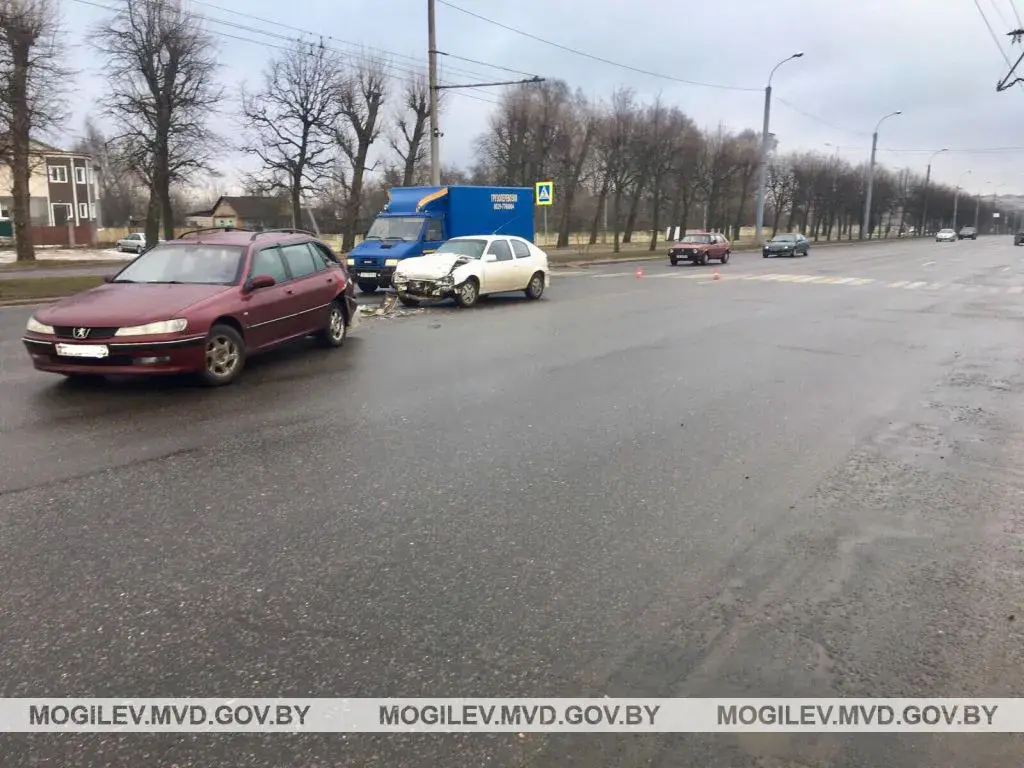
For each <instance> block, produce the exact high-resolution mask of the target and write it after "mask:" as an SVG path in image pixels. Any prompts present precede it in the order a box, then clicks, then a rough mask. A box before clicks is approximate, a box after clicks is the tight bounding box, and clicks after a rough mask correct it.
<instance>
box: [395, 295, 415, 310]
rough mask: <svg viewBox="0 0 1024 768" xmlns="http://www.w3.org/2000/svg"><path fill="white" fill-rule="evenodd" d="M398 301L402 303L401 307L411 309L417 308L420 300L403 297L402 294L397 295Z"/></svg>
mask: <svg viewBox="0 0 1024 768" xmlns="http://www.w3.org/2000/svg"><path fill="white" fill-rule="evenodd" d="M398 300H399V301H400V302H401V303H402V306H403V307H409V308H410V309H412V308H413V307H418V306H419V305H420V300H419V299H414V298H412V297H411V296H403V295H402V294H398Z"/></svg>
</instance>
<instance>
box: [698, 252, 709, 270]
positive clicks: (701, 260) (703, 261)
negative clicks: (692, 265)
mask: <svg viewBox="0 0 1024 768" xmlns="http://www.w3.org/2000/svg"><path fill="white" fill-rule="evenodd" d="M697 263H698V264H700V265H701V266H702V267H703V266H706V265H707V263H708V255H707V254H706V253H702V254H701V255H700V256H698V257H697Z"/></svg>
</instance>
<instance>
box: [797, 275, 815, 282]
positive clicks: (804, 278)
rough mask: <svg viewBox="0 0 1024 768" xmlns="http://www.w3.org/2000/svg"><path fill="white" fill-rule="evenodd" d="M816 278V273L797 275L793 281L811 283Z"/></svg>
mask: <svg viewBox="0 0 1024 768" xmlns="http://www.w3.org/2000/svg"><path fill="white" fill-rule="evenodd" d="M817 279H818V276H817V275H798V276H797V277H796V278H795V279H794V280H793V282H794V283H811V282H814V281H815V280H817Z"/></svg>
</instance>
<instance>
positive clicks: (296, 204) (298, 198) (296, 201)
mask: <svg viewBox="0 0 1024 768" xmlns="http://www.w3.org/2000/svg"><path fill="white" fill-rule="evenodd" d="M291 198H292V227H293V228H294V229H302V175H301V173H296V174H295V176H294V177H293V178H292V188H291Z"/></svg>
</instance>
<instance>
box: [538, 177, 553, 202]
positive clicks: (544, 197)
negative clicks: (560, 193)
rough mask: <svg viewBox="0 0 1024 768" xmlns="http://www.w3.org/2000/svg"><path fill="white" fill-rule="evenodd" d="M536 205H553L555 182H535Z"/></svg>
mask: <svg viewBox="0 0 1024 768" xmlns="http://www.w3.org/2000/svg"><path fill="white" fill-rule="evenodd" d="M536 197H537V205H553V204H554V202H555V182H553V181H538V182H537V195H536Z"/></svg>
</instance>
